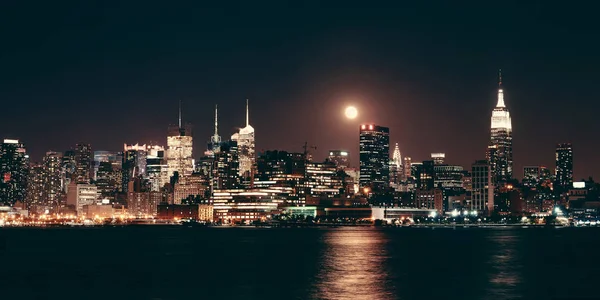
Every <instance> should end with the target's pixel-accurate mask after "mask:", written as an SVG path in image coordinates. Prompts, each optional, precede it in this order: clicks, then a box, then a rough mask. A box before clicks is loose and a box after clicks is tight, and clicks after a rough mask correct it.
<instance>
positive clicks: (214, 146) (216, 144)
mask: <svg viewBox="0 0 600 300" xmlns="http://www.w3.org/2000/svg"><path fill="white" fill-rule="evenodd" d="M218 117H219V111H218V108H217V106H216V105H215V133H214V134H213V135H212V136H211V137H210V141H209V142H208V150H207V151H206V153H205V155H207V156H209V157H214V155H215V153H218V152H219V149H220V147H221V136H220V135H219V119H218Z"/></svg>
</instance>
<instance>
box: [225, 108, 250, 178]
mask: <svg viewBox="0 0 600 300" xmlns="http://www.w3.org/2000/svg"><path fill="white" fill-rule="evenodd" d="M231 140H232V141H235V142H237V147H238V156H239V171H238V172H239V176H241V177H242V178H250V179H251V178H252V177H253V175H254V165H255V163H256V156H255V152H254V127H252V126H250V117H249V108H248V99H246V127H244V128H241V129H240V131H239V132H237V133H234V134H233V135H232V136H231Z"/></svg>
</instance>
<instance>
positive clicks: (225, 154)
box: [212, 141, 240, 191]
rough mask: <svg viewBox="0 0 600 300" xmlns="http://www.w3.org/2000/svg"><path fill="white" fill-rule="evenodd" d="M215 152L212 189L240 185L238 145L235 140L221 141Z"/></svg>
mask: <svg viewBox="0 0 600 300" xmlns="http://www.w3.org/2000/svg"><path fill="white" fill-rule="evenodd" d="M220 148H221V150H220V151H219V152H218V153H216V154H215V160H214V166H213V176H212V189H213V191H214V190H224V189H236V188H239V187H240V181H239V175H238V174H239V165H240V163H239V158H238V157H239V156H238V146H237V142H235V141H228V142H222V143H221V146H220Z"/></svg>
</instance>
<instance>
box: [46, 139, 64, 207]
mask: <svg viewBox="0 0 600 300" xmlns="http://www.w3.org/2000/svg"><path fill="white" fill-rule="evenodd" d="M61 164H62V153H58V152H53V151H49V152H46V155H45V156H44V163H43V166H44V178H43V181H44V198H45V201H46V203H47V205H48V206H50V207H51V208H52V209H53V210H54V211H55V212H58V211H59V209H60V208H61V207H64V206H65V204H66V203H65V199H64V194H63V190H64V188H63V184H64V180H63V172H62V166H61Z"/></svg>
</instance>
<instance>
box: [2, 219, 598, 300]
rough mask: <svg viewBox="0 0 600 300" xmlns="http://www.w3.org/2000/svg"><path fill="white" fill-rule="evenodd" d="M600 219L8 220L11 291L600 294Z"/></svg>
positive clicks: (116, 295) (271, 295) (66, 295)
mask: <svg viewBox="0 0 600 300" xmlns="http://www.w3.org/2000/svg"><path fill="white" fill-rule="evenodd" d="M599 233H600V232H599V231H598V229H596V228H558V229H553V228H528V229H519V228H464V229H463V228H457V229H451V228H437V229H431V228H374V227H340V228H273V229H269V228H242V227H237V228H235V227H234V228H228V227H216V228H197V227H196V228H189V227H184V226H127V227H91V228H3V229H0V249H1V250H0V251H1V257H3V260H2V272H0V282H2V284H3V287H4V288H3V291H2V294H3V295H6V296H8V297H6V298H5V297H3V298H4V299H91V298H92V299H212V298H220V299H242V298H244V299H436V298H444V299H511V298H517V299H519V298H520V299H548V298H555V299H557V298H571V299H572V298H577V297H579V298H590V297H593V296H595V295H596V294H597V293H598V289H597V288H596V286H595V282H597V281H598V280H599V279H600V262H599V261H598V260H597V259H596V254H597V251H598V248H599V247H600V234H599Z"/></svg>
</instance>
